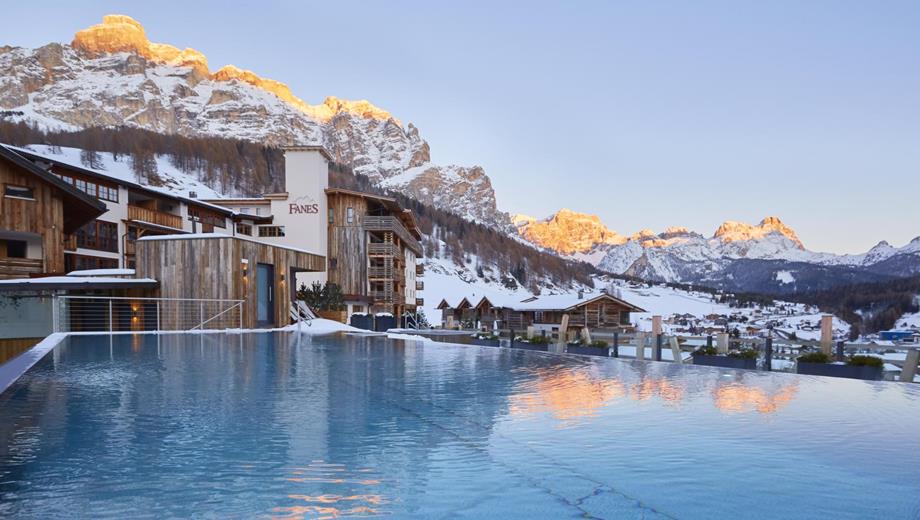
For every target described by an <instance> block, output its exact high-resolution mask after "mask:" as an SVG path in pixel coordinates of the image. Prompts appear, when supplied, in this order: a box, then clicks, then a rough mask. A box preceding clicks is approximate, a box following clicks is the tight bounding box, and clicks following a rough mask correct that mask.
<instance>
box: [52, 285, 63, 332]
mask: <svg viewBox="0 0 920 520" xmlns="http://www.w3.org/2000/svg"><path fill="white" fill-rule="evenodd" d="M62 301H63V300H61V299H60V298H59V297H58V295H56V294H55V295H52V296H51V332H61V308H60V305H61V302H62Z"/></svg>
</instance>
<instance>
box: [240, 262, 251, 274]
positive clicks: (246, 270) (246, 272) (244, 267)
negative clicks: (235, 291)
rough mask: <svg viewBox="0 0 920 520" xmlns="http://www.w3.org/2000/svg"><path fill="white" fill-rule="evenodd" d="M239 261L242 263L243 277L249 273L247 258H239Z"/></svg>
mask: <svg viewBox="0 0 920 520" xmlns="http://www.w3.org/2000/svg"><path fill="white" fill-rule="evenodd" d="M240 263H241V264H242V265H243V278H245V277H246V276H248V275H249V260H247V259H245V258H244V259H242V260H240Z"/></svg>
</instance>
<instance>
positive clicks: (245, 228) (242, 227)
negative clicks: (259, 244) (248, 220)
mask: <svg viewBox="0 0 920 520" xmlns="http://www.w3.org/2000/svg"><path fill="white" fill-rule="evenodd" d="M236 232H237V233H238V234H240V235H247V236H252V226H250V225H249V224H237V225H236Z"/></svg>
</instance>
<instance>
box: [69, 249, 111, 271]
mask: <svg viewBox="0 0 920 520" xmlns="http://www.w3.org/2000/svg"><path fill="white" fill-rule="evenodd" d="M116 268H118V260H116V259H114V258H99V257H97V256H86V255H72V254H69V253H68V254H66V255H64V270H65V271H67V272H68V273H69V272H71V271H84V270H87V269H116Z"/></svg>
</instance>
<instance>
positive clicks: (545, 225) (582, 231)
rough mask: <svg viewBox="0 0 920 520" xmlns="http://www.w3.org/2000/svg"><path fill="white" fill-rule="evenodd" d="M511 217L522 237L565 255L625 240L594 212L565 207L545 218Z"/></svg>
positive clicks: (584, 251)
mask: <svg viewBox="0 0 920 520" xmlns="http://www.w3.org/2000/svg"><path fill="white" fill-rule="evenodd" d="M512 220H513V221H514V223H515V225H516V226H517V228H518V232H519V233H520V234H521V236H523V237H524V238H525V239H527V240H529V241H531V242H533V243H534V244H536V245H539V246H541V247H544V248H546V249H551V250H553V251H556V252H557V253H560V254H564V255H572V254H575V253H587V252H589V251H591V250H592V249H593V248H594V247H595V246H597V245H602V244H622V243H625V242H626V237H623V236H622V235H620V234H619V233H617V232H616V231H612V230H610V229H608V228H607V226H605V225H604V223H603V222H601V219H600V217H598V216H597V215H589V214H586V213H579V212H577V211H572V210H569V209H564V208H563V209H561V210H559V211H557V212H556V213H554V214H553V215H550V216H549V217H547V218H546V219H544V220H536V219H534V218H533V217H528V216H526V215H515V216H514V217H513V219H512Z"/></svg>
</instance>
